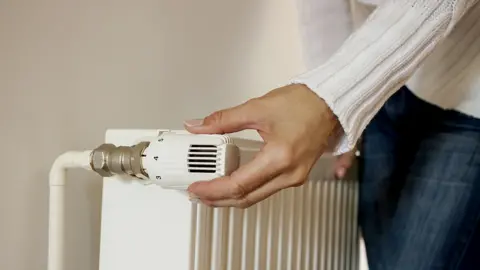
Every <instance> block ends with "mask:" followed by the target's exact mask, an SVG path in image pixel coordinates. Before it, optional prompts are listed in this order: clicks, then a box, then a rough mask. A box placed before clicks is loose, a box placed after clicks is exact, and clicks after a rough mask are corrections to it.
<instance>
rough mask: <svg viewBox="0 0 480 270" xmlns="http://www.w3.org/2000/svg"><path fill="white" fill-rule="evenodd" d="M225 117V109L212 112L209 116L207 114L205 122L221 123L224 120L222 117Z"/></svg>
mask: <svg viewBox="0 0 480 270" xmlns="http://www.w3.org/2000/svg"><path fill="white" fill-rule="evenodd" d="M223 118H224V111H223V110H222V111H216V112H214V113H212V114H210V115H209V116H207V118H205V124H207V125H208V124H215V123H221V122H222V119H223Z"/></svg>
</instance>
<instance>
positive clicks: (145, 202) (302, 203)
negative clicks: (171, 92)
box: [100, 130, 359, 270]
mask: <svg viewBox="0 0 480 270" xmlns="http://www.w3.org/2000/svg"><path fill="white" fill-rule="evenodd" d="M155 133H156V131H154V130H136V131H126V130H113V131H109V132H108V133H107V138H106V141H107V142H111V143H115V144H117V145H122V144H123V145H130V144H133V143H135V142H137V141H138V140H139V139H140V138H142V137H146V136H151V135H155ZM240 141H242V142H240ZM237 142H238V144H239V145H240V146H242V143H243V144H244V145H243V147H241V149H242V150H243V151H242V161H243V162H245V161H246V160H248V159H249V158H250V156H251V155H252V151H253V152H254V151H255V149H256V148H255V146H252V142H251V141H246V140H237ZM249 143H250V144H249ZM331 162H332V159H331V158H328V157H326V158H322V159H321V160H320V161H319V162H318V164H317V165H316V167H315V168H314V170H313V171H312V173H311V178H310V180H309V182H308V183H307V184H305V185H304V186H302V187H299V188H291V189H287V190H284V191H282V192H280V193H278V194H276V195H274V196H272V197H271V198H269V199H267V200H265V201H264V202H262V203H259V204H257V205H256V206H253V207H251V208H248V209H246V210H240V209H227V208H223V209H219V208H217V209H212V208H209V207H206V206H203V205H195V204H191V203H190V202H189V201H188V200H187V199H186V198H185V196H184V195H183V194H180V193H179V192H176V191H171V190H163V189H161V188H160V187H158V186H143V185H141V184H138V183H137V182H130V181H128V180H122V179H118V178H117V179H105V183H104V191H103V194H104V196H103V210H102V236H101V254H100V270H131V269H139V270H160V269H162V270H163V269H168V270H170V269H172V270H177V269H178V270H183V269H185V270H187V269H190V270H254V269H255V270H284V269H285V270H288V269H291V270H309V269H312V270H313V269H315V270H317V269H322V270H357V269H359V256H358V254H359V251H358V250H359V243H358V234H357V232H358V229H357V225H356V224H357V222H356V220H357V199H358V195H357V194H358V192H357V190H358V189H357V183H356V181H355V180H354V179H349V180H344V181H337V180H333V179H332V177H331V176H332V173H331Z"/></svg>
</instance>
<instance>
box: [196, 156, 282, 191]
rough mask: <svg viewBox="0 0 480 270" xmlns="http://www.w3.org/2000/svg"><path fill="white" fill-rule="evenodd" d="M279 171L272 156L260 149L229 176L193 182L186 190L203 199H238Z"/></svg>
mask: <svg viewBox="0 0 480 270" xmlns="http://www.w3.org/2000/svg"><path fill="white" fill-rule="evenodd" d="M280 173H281V170H280V168H279V166H276V162H275V159H274V157H272V155H271V154H269V153H268V152H267V151H265V150H262V151H260V152H259V153H258V154H257V155H256V156H255V157H254V158H253V159H252V160H250V161H249V162H248V163H246V164H245V165H243V166H241V167H240V168H238V169H237V170H236V171H235V172H233V173H232V174H231V175H230V176H224V177H220V178H216V179H213V180H210V181H200V182H196V183H193V184H191V185H190V187H189V188H188V191H189V192H190V193H192V194H194V195H195V196H197V197H198V198H200V199H205V200H224V199H238V198H242V197H244V196H245V195H247V194H248V193H250V192H252V191H254V190H256V189H257V188H259V187H261V186H262V185H264V184H265V183H266V182H268V181H270V180H271V179H273V178H275V177H276V176H277V175H279V174H280Z"/></svg>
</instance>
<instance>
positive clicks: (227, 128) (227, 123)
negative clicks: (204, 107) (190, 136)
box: [184, 102, 258, 134]
mask: <svg viewBox="0 0 480 270" xmlns="http://www.w3.org/2000/svg"><path fill="white" fill-rule="evenodd" d="M257 115H258V114H256V113H255V112H254V107H253V106H252V105H251V102H246V103H244V104H241V105H239V106H236V107H233V108H230V109H225V110H220V111H217V112H214V113H212V114H211V115H209V116H207V117H206V118H205V119H195V120H188V121H185V123H184V124H185V128H186V129H187V130H188V131H189V132H191V133H197V134H224V133H233V132H237V131H241V130H244V129H247V128H250V126H251V125H252V124H253V123H254V122H255V117H256V116H257Z"/></svg>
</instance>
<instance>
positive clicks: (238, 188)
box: [232, 182, 247, 199]
mask: <svg viewBox="0 0 480 270" xmlns="http://www.w3.org/2000/svg"><path fill="white" fill-rule="evenodd" d="M246 194H247V192H246V189H245V187H244V186H243V185H241V184H239V183H236V182H234V186H233V190H232V197H233V199H242V198H244V197H245V195H246Z"/></svg>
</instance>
